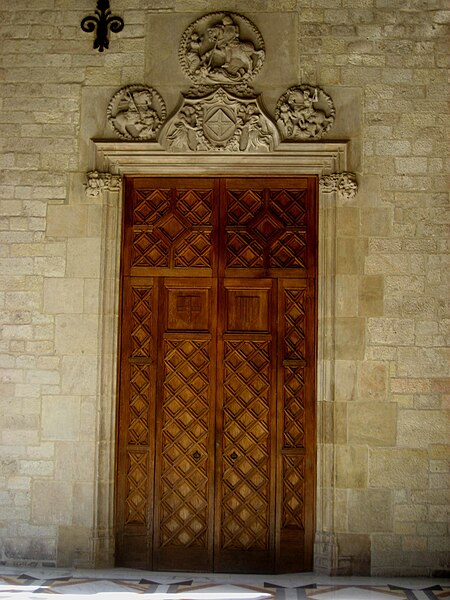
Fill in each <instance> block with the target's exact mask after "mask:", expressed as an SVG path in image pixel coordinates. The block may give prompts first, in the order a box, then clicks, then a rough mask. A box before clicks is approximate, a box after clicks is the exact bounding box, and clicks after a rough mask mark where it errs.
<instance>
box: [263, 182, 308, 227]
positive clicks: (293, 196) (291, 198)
mask: <svg viewBox="0 0 450 600" xmlns="http://www.w3.org/2000/svg"><path fill="white" fill-rule="evenodd" d="M270 194H271V209H272V211H273V212H274V213H275V214H276V215H277V216H278V218H279V219H280V221H281V222H282V223H283V224H284V225H285V226H286V227H288V226H291V227H299V226H303V225H306V205H305V203H306V200H307V195H306V194H307V193H306V190H285V189H283V190H271V193H270Z"/></svg>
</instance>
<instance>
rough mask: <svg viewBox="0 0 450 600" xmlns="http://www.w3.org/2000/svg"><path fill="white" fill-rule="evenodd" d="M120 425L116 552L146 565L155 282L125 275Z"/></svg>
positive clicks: (126, 561)
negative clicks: (119, 525)
mask: <svg viewBox="0 0 450 600" xmlns="http://www.w3.org/2000/svg"><path fill="white" fill-rule="evenodd" d="M122 295H123V306H124V312H125V313H126V314H127V315H129V318H127V319H126V320H123V322H122V335H121V353H122V361H121V385H120V404H119V429H118V444H119V448H118V452H119V457H118V458H119V470H118V495H117V503H116V504H117V521H118V522H119V523H120V524H121V527H120V528H119V529H118V533H119V535H118V538H117V554H118V556H119V557H120V560H121V563H122V564H124V565H130V566H131V565H141V566H144V565H146V564H148V561H149V551H150V548H149V543H148V534H149V530H150V528H151V516H150V506H151V504H150V498H151V496H152V494H153V490H152V477H151V472H152V469H153V449H154V433H153V427H154V421H153V418H154V365H153V364H152V362H153V359H154V351H155V347H154V342H155V339H154V335H153V329H154V319H155V306H154V282H153V280H152V279H134V280H130V279H129V278H127V279H126V280H125V282H124V285H123V288H122Z"/></svg>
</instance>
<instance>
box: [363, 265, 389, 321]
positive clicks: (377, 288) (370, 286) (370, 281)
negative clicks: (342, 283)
mask: <svg viewBox="0 0 450 600" xmlns="http://www.w3.org/2000/svg"><path fill="white" fill-rule="evenodd" d="M383 298H384V277H383V276H381V275H364V276H362V277H360V278H359V288H358V315H359V316H360V317H376V316H379V315H382V314H383V307H384V304H383Z"/></svg>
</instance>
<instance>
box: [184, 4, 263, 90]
mask: <svg viewBox="0 0 450 600" xmlns="http://www.w3.org/2000/svg"><path fill="white" fill-rule="evenodd" d="M178 55H179V58H180V63H181V67H182V69H183V71H184V72H185V73H186V75H187V76H188V77H189V78H190V79H191V80H192V81H193V82H194V83H195V84H198V85H203V84H207V85H208V84H213V85H227V84H228V85H229V84H232V85H236V84H240V83H248V82H249V81H251V80H252V79H253V78H254V77H255V76H256V75H257V74H258V72H259V71H260V69H261V67H262V65H263V62H264V58H265V50H264V40H263V38H262V35H261V33H260V32H259V31H258V29H257V28H256V27H255V25H254V24H253V23H252V22H251V21H249V19H247V18H246V17H243V16H242V15H239V14H237V13H227V12H214V13H210V14H207V15H204V16H203V17H201V18H200V19H197V20H196V21H194V22H193V23H191V25H189V27H188V28H187V29H186V30H185V32H184V33H183V36H182V38H181V41H180V46H179V52H178Z"/></svg>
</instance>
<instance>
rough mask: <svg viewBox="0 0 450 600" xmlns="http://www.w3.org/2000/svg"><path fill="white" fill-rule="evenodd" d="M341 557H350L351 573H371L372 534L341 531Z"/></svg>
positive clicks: (339, 537)
mask: <svg viewBox="0 0 450 600" xmlns="http://www.w3.org/2000/svg"><path fill="white" fill-rule="evenodd" d="M337 543H338V546H339V557H346V558H349V559H350V564H351V573H349V575H352V574H356V573H357V574H358V575H370V536H369V535H367V534H363V535H361V534H355V533H339V534H338V535H337Z"/></svg>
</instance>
